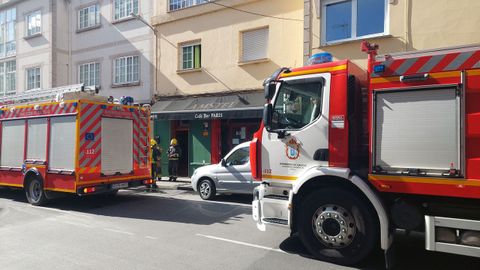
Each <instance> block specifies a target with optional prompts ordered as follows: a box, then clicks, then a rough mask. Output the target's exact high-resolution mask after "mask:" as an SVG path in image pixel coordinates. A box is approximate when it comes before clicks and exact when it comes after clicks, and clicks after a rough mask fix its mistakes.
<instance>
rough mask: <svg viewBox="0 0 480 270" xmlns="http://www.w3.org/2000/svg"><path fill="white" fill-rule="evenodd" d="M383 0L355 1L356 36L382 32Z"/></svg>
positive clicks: (383, 19)
mask: <svg viewBox="0 0 480 270" xmlns="http://www.w3.org/2000/svg"><path fill="white" fill-rule="evenodd" d="M384 21H385V0H361V1H358V2H357V36H365V35H371V34H377V33H383V32H384V26H385V23H384Z"/></svg>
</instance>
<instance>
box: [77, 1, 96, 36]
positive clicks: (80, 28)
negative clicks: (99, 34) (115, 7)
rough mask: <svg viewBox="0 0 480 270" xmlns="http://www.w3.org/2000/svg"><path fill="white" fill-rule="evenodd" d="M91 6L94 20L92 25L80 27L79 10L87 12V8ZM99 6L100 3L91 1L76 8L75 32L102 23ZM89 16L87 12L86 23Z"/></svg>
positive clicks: (92, 27) (88, 21)
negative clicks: (93, 9) (93, 8)
mask: <svg viewBox="0 0 480 270" xmlns="http://www.w3.org/2000/svg"><path fill="white" fill-rule="evenodd" d="M91 7H95V11H94V12H95V22H94V24H93V25H88V26H84V27H81V19H82V17H81V14H80V13H81V12H82V11H85V10H87V13H88V12H89V9H90V8H91ZM100 10H101V8H100V3H99V2H93V3H90V4H88V5H84V6H82V7H80V8H78V9H77V11H76V13H77V32H83V31H87V30H90V29H94V28H98V27H100V26H101V25H102V19H101V12H100ZM89 18H90V16H89V13H88V14H87V23H90V20H89Z"/></svg>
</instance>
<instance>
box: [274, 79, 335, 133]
mask: <svg viewBox="0 0 480 270" xmlns="http://www.w3.org/2000/svg"><path fill="white" fill-rule="evenodd" d="M285 83H286V84H287V85H288V83H290V84H292V85H295V84H303V85H304V84H307V83H318V84H319V85H320V88H319V91H320V93H319V94H320V95H319V96H318V98H317V100H318V104H317V106H318V107H317V108H318V114H317V115H316V117H315V118H313V119H310V121H309V122H308V123H306V124H304V125H303V126H302V127H285V128H282V127H276V128H275V130H286V131H298V130H303V129H305V128H307V127H309V126H311V125H313V124H314V123H315V122H317V121H318V119H320V118H321V116H322V115H323V112H324V111H325V109H326V108H324V105H325V103H326V102H325V98H326V94H325V92H326V91H327V90H326V85H327V81H326V78H325V77H323V76H316V77H308V78H300V79H291V80H285V81H282V84H281V85H280V86H279V87H278V90H277V93H276V94H275V96H274V97H273V102H272V107H273V112H274V113H275V111H276V110H275V109H276V108H277V105H278V104H277V102H278V101H279V99H280V94H281V93H282V90H283V87H285ZM327 104H328V103H327ZM282 105H285V103H283V104H282ZM302 105H303V103H302ZM327 109H328V108H327ZM301 115H303V113H302V114H301ZM272 117H273V116H272ZM302 124H303V123H302Z"/></svg>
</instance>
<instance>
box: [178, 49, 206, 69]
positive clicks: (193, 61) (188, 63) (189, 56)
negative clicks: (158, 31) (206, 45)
mask: <svg viewBox="0 0 480 270" xmlns="http://www.w3.org/2000/svg"><path fill="white" fill-rule="evenodd" d="M181 48H182V51H181V53H180V55H181V58H182V59H181V61H180V64H181V66H180V67H181V70H188V69H199V68H201V67H202V49H201V48H202V46H201V45H200V44H185V45H182V46H181Z"/></svg>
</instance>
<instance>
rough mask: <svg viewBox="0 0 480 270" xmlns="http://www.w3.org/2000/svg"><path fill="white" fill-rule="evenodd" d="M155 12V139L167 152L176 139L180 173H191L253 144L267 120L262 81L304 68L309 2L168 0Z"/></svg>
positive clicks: (284, 0) (159, 5)
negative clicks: (245, 143) (180, 155)
mask: <svg viewBox="0 0 480 270" xmlns="http://www.w3.org/2000/svg"><path fill="white" fill-rule="evenodd" d="M155 9H156V11H157V14H156V15H155V16H154V17H153V18H152V24H153V25H154V27H155V29H156V30H157V32H158V33H159V44H158V50H159V59H158V63H159V65H158V66H159V67H158V73H157V92H156V95H157V96H156V97H157V100H158V101H157V103H156V104H155V105H154V106H153V109H152V111H153V114H154V115H155V117H156V120H155V134H156V135H158V136H159V137H160V144H161V145H162V147H163V148H164V149H166V148H167V147H168V143H169V141H170V138H173V137H175V138H177V140H178V141H179V143H180V146H181V148H182V150H183V154H184V155H183V156H184V157H183V160H182V161H181V166H180V167H181V168H182V169H183V171H181V174H183V175H188V174H191V173H192V172H193V170H194V169H195V168H196V167H198V166H202V165H205V164H210V163H217V162H219V161H220V158H221V157H222V156H223V155H225V154H226V153H227V152H228V151H229V150H230V149H231V148H233V147H234V146H236V145H238V144H240V143H241V142H243V141H248V140H249V139H251V136H252V134H253V132H254V131H256V130H257V129H258V125H259V123H260V119H261V115H262V109H263V103H264V97H263V86H262V82H263V80H264V79H265V78H267V77H269V76H270V75H271V74H272V73H273V72H274V71H275V70H277V69H278V68H280V67H283V66H298V65H301V64H302V61H303V60H302V51H303V49H302V40H303V39H302V36H303V33H302V31H303V3H302V2H301V1H286V0H281V1H276V0H222V1H205V0H167V1H158V2H157V7H156V8H155ZM166 162H167V160H166V158H165V159H164V163H165V164H164V165H166ZM164 169H166V167H164Z"/></svg>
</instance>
